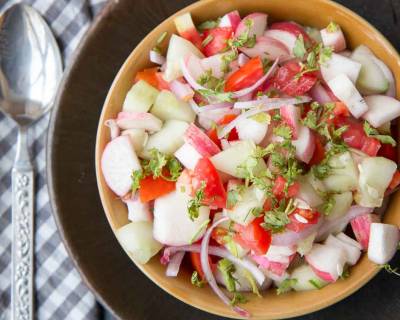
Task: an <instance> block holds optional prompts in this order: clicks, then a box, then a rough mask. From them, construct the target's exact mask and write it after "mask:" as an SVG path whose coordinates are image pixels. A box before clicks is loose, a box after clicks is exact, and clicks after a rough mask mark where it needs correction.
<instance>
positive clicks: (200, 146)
mask: <svg viewBox="0 0 400 320" xmlns="http://www.w3.org/2000/svg"><path fill="white" fill-rule="evenodd" d="M183 139H184V141H185V142H186V143H188V144H190V145H191V146H192V147H194V148H195V149H196V150H197V152H198V153H199V154H200V155H201V156H202V157H208V158H209V157H211V156H213V155H216V154H217V153H219V152H220V151H221V150H220V148H219V147H218V146H217V145H216V144H215V143H214V141H212V140H211V139H210V138H209V137H208V136H207V135H206V134H205V133H204V132H203V131H202V130H201V129H199V128H198V127H196V126H195V125H194V124H193V123H192V124H190V125H189V127H188V128H187V130H186V132H185V135H184V137H183Z"/></svg>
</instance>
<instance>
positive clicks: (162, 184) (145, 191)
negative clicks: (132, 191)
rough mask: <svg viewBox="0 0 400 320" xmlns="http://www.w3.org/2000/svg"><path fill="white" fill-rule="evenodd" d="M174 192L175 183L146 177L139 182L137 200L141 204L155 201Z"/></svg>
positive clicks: (159, 178)
mask: <svg viewBox="0 0 400 320" xmlns="http://www.w3.org/2000/svg"><path fill="white" fill-rule="evenodd" d="M174 190H175V182H174V181H168V180H165V179H163V178H161V177H158V178H155V179H153V177H152V176H148V177H145V178H143V179H142V180H140V188H139V198H140V201H141V202H148V201H151V200H155V199H157V198H159V197H161V196H163V195H165V194H167V193H170V192H172V191H174Z"/></svg>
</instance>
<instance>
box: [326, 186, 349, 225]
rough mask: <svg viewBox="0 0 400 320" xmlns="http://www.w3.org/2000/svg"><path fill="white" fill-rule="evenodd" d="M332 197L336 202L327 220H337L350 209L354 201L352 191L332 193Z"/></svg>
mask: <svg viewBox="0 0 400 320" xmlns="http://www.w3.org/2000/svg"><path fill="white" fill-rule="evenodd" d="M332 198H333V203H334V204H333V207H332V210H331V212H330V213H329V215H328V216H327V217H326V219H327V220H336V219H338V218H340V217H342V216H344V215H345V214H346V213H347V212H348V211H349V209H350V207H351V204H352V203H353V193H352V192H351V191H347V192H343V193H337V194H334V195H332Z"/></svg>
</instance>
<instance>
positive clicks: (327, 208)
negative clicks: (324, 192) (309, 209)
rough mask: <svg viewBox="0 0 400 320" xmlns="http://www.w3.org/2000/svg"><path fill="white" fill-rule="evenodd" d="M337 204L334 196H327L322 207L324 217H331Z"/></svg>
mask: <svg viewBox="0 0 400 320" xmlns="http://www.w3.org/2000/svg"><path fill="white" fill-rule="evenodd" d="M335 204H336V201H335V198H334V197H332V196H327V197H326V198H325V201H324V203H323V204H322V207H321V210H322V212H323V213H324V215H326V216H329V215H330V214H331V212H332V209H333V207H334V206H335Z"/></svg>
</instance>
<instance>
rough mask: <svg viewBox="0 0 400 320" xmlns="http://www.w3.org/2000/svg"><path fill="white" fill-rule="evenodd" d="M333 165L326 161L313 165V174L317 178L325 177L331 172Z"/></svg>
mask: <svg viewBox="0 0 400 320" xmlns="http://www.w3.org/2000/svg"><path fill="white" fill-rule="evenodd" d="M331 170H332V167H331V166H330V165H329V164H328V163H326V162H325V161H323V162H321V163H320V164H317V165H314V166H312V167H311V171H312V173H313V175H314V176H315V177H316V178H317V179H320V180H322V179H325V178H326V177H327V176H329V174H330V173H331Z"/></svg>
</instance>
